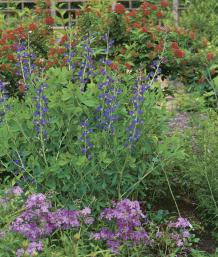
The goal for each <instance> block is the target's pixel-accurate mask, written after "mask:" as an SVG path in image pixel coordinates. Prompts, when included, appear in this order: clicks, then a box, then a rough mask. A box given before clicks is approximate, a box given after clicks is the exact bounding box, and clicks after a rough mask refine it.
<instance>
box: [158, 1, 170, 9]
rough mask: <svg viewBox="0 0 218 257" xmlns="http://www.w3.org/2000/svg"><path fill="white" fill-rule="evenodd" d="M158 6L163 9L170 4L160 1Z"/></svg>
mask: <svg viewBox="0 0 218 257" xmlns="http://www.w3.org/2000/svg"><path fill="white" fill-rule="evenodd" d="M160 6H161V7H163V8H166V7H169V6H170V3H169V2H168V1H167V0H162V1H161V2H160Z"/></svg>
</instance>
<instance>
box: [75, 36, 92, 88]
mask: <svg viewBox="0 0 218 257" xmlns="http://www.w3.org/2000/svg"><path fill="white" fill-rule="evenodd" d="M92 40H93V39H92V38H91V37H90V36H86V37H85V38H84V41H83V43H82V44H81V46H82V48H83V52H82V60H81V61H80V62H79V63H78V66H79V71H78V73H77V77H78V78H79V80H80V83H81V84H82V85H83V88H81V89H82V90H83V91H84V90H85V85H86V84H87V83H89V82H90V80H91V78H92V77H95V76H96V74H95V69H96V67H95V65H94V60H93V56H94V51H93V49H92V48H91V43H92Z"/></svg>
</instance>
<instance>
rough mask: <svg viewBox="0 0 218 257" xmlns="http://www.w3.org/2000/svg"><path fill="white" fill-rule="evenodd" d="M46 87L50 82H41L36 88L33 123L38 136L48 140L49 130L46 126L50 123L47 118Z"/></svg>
mask: <svg viewBox="0 0 218 257" xmlns="http://www.w3.org/2000/svg"><path fill="white" fill-rule="evenodd" d="M46 88H48V84H46V83H42V84H40V86H39V87H38V88H36V89H35V93H36V95H35V97H33V100H34V102H35V112H34V114H33V115H34V120H33V124H34V125H35V130H36V133H37V136H38V138H40V139H43V140H46V139H47V137H48V131H47V130H46V126H47V125H48V121H47V119H46V117H47V112H48V99H47V97H46V95H45V89H46Z"/></svg>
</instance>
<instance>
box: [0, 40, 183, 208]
mask: <svg viewBox="0 0 218 257" xmlns="http://www.w3.org/2000/svg"><path fill="white" fill-rule="evenodd" d="M106 39H107V41H108V40H109V39H108V37H107V36H106ZM108 42H109V41H108ZM108 44H109V43H108ZM18 49H19V52H18V53H17V55H18V58H20V59H19V60H20V67H19V68H20V74H21V76H23V81H25V82H26V85H25V88H26V90H25V92H24V99H23V100H22V101H20V100H19V99H16V98H9V99H8V100H7V99H4V98H5V97H6V94H7V92H6V90H5V88H4V85H3V84H2V85H1V93H2V99H4V101H2V105H1V111H2V124H1V127H0V135H1V141H2V144H1V146H0V148H1V149H0V155H1V160H2V163H3V166H4V167H5V169H6V171H7V172H12V174H13V176H15V177H16V178H17V180H18V181H19V180H21V181H23V182H21V184H25V183H26V182H25V181H28V183H31V184H32V185H34V186H35V187H36V188H38V190H42V191H45V190H54V191H56V192H58V194H59V196H60V198H61V199H62V200H63V199H64V201H66V202H67V201H68V199H72V198H74V199H81V200H82V201H84V202H90V201H91V202H95V201H96V200H97V199H98V204H99V205H101V204H104V202H105V199H117V198H121V197H122V196H123V195H124V194H127V195H134V196H135V197H139V198H142V197H144V196H145V195H146V194H147V192H148V191H149V190H150V189H152V185H154V184H155V183H159V187H156V188H155V191H156V193H157V194H158V192H159V193H161V194H162V193H163V191H165V190H164V189H163V188H164V185H165V184H166V181H165V177H164V174H163V172H162V168H160V167H162V165H161V166H160V164H161V162H163V159H164V158H165V153H164V147H168V146H167V145H165V143H164V142H165V141H164V140H165V139H166V132H167V127H166V116H165V115H166V112H165V110H164V108H163V107H161V108H160V106H159V104H160V102H161V101H162V93H161V90H160V88H159V87H158V84H154V81H155V80H156V78H155V77H156V76H157V74H159V73H160V72H161V71H160V68H159V66H160V63H161V61H162V60H161V59H160V60H159V61H156V62H155V63H153V66H152V67H151V69H153V72H151V73H149V74H146V71H145V70H141V71H139V72H138V73H136V74H134V73H131V72H130V73H127V72H125V69H123V70H121V71H119V70H118V72H116V70H114V68H113V67H112V66H111V65H112V63H111V61H110V60H109V59H108V58H107V56H108V53H106V55H105V58H106V59H105V58H103V59H102V60H101V61H98V62H95V58H94V56H96V54H98V51H99V50H97V52H95V51H96V49H95V48H94V49H92V39H90V38H89V37H86V38H85V39H84V41H82V42H80V43H79V44H78V45H77V46H75V47H74V49H73V51H74V52H72V49H71V48H69V47H68V44H66V55H67V56H68V60H67V61H68V65H69V67H68V69H67V68H66V67H63V68H50V69H48V70H47V71H45V70H44V69H39V68H38V67H37V66H35V65H34V58H35V56H34V54H33V52H32V51H33V50H34V49H31V48H28V46H26V45H24V44H22V45H20V46H19V48H18ZM102 52H104V51H100V54H101V56H102ZM32 62H33V65H32ZM155 83H156V82H155ZM155 88H156V89H155ZM154 89H155V90H154ZM6 98H7V97H6ZM16 110H19V112H17V111H16ZM160 142H162V144H161V147H160V146H159V144H160ZM166 142H167V141H166ZM167 144H168V143H167ZM176 150H177V148H176V146H175V149H174V148H173V149H172V150H171V156H169V155H168V156H167V159H168V162H171V161H174V158H175V155H176V154H175V155H174V151H176ZM158 155H160V156H159V157H158V158H156V157H157V156H158ZM177 155H179V154H177ZM150 174H151V176H150V179H146V180H145V178H146V177H147V176H148V175H150ZM152 181H153V182H152ZM157 181H159V182H157ZM156 185H157V184H156Z"/></svg>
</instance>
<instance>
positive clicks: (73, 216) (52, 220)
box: [11, 194, 91, 242]
mask: <svg viewBox="0 0 218 257" xmlns="http://www.w3.org/2000/svg"><path fill="white" fill-rule="evenodd" d="M51 207H52V206H51V203H50V202H48V201H47V200H46V197H45V195H43V194H33V195H31V196H29V197H28V198H27V200H26V202H25V210H24V212H23V213H21V215H20V216H19V217H18V218H17V219H16V220H15V221H14V222H13V223H12V225H11V230H12V231H14V232H16V233H19V234H21V235H23V236H24V237H26V238H27V239H28V240H29V241H31V242H37V241H38V240H39V239H41V238H44V237H46V236H48V235H50V234H51V233H53V232H54V231H55V230H57V229H71V228H76V227H79V226H80V222H81V220H82V221H84V223H86V224H91V223H90V220H91V216H90V214H91V210H90V209H89V208H85V209H84V210H82V211H74V210H65V209H57V210H56V211H53V212H52V211H51ZM86 219H88V222H86Z"/></svg>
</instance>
